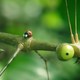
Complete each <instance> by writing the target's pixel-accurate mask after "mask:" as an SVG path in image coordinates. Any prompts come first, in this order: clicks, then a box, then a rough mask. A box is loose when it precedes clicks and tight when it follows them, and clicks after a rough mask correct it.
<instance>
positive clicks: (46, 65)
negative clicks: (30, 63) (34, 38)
mask: <svg viewBox="0 0 80 80" xmlns="http://www.w3.org/2000/svg"><path fill="white" fill-rule="evenodd" d="M35 52H36V53H37V54H38V55H39V56H40V58H41V59H42V60H43V61H44V62H45V67H46V73H47V79H48V80H50V78H49V72H48V64H47V60H46V59H45V58H44V57H43V56H42V55H40V53H39V52H38V51H35Z"/></svg>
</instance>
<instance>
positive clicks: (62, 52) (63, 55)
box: [56, 44, 74, 61]
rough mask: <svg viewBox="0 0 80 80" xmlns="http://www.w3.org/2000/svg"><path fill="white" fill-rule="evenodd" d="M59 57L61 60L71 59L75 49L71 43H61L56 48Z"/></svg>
mask: <svg viewBox="0 0 80 80" xmlns="http://www.w3.org/2000/svg"><path fill="white" fill-rule="evenodd" d="M56 52H57V55H58V58H59V59H60V60H64V61H66V60H69V59H71V58H72V57H73V56H74V49H73V47H72V46H71V45H69V44H61V45H59V46H58V47H57V49H56Z"/></svg>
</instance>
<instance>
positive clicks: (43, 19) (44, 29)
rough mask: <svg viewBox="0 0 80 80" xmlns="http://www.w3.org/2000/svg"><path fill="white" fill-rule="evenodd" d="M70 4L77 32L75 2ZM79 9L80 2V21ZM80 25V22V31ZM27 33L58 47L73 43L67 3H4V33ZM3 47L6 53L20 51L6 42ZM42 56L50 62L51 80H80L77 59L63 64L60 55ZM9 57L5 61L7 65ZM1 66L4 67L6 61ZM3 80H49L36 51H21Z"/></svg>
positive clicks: (0, 11) (0, 3) (0, 13)
mask: <svg viewBox="0 0 80 80" xmlns="http://www.w3.org/2000/svg"><path fill="white" fill-rule="evenodd" d="M68 5H69V11H70V17H71V23H72V29H73V32H74V0H68ZM79 7H80V1H79V0H78V6H77V10H78V22H79V20H80V15H79V13H80V11H79ZM79 26H80V24H79V23H78V32H79V29H80V27H79ZM26 30H31V31H32V32H33V37H34V38H35V39H37V40H39V41H45V42H49V43H52V44H56V45H58V44H60V43H65V42H66V43H67V42H71V41H70V31H69V26H68V21H67V14H66V6H65V0H0V31H1V32H7V33H10V34H14V35H20V36H22V35H23V33H24V32H25V31H26ZM79 33H80V32H79ZM0 45H1V46H3V47H5V50H6V54H7V53H8V54H13V53H14V52H15V50H16V49H15V48H16V47H14V46H10V45H8V44H5V43H4V44H2V43H0ZM40 53H41V55H43V56H44V57H45V58H47V60H48V69H49V75H50V80H80V75H79V74H80V68H79V64H75V59H72V60H70V61H66V62H65V61H64V62H62V61H60V60H58V59H57V55H56V52H47V51H40ZM8 56H9V55H7V56H6V57H5V58H4V59H3V61H5V63H6V62H7V60H8V59H7V58H8ZM0 63H1V64H0V68H2V63H3V62H2V61H1V62H0ZM5 63H4V64H5ZM0 80H47V75H46V71H45V64H44V61H43V60H42V59H41V58H40V57H39V56H38V55H37V54H36V53H35V52H34V51H32V52H25V53H23V52H21V53H20V54H19V55H18V56H17V57H16V59H15V60H14V61H13V62H12V63H11V65H10V66H9V67H8V69H7V70H6V71H5V73H4V74H3V76H2V77H0Z"/></svg>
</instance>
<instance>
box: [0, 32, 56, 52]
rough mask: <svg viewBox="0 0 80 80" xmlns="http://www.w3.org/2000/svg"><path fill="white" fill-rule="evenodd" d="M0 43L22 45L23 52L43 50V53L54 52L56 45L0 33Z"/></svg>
mask: <svg viewBox="0 0 80 80" xmlns="http://www.w3.org/2000/svg"><path fill="white" fill-rule="evenodd" d="M0 42H3V43H6V44H10V45H12V46H13V45H15V46H17V45H18V44H20V43H22V44H23V45H24V48H23V51H25V50H45V51H56V45H52V44H49V43H45V42H39V41H37V40H35V39H33V38H32V37H31V38H28V39H25V38H23V37H22V36H19V35H12V34H9V33H2V32H0Z"/></svg>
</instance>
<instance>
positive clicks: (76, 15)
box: [75, 0, 77, 34]
mask: <svg viewBox="0 0 80 80" xmlns="http://www.w3.org/2000/svg"><path fill="white" fill-rule="evenodd" d="M76 33H77V0H75V34H76Z"/></svg>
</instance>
